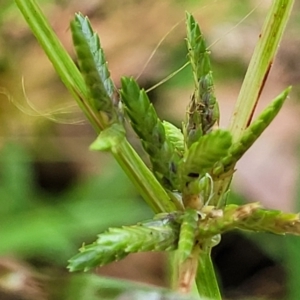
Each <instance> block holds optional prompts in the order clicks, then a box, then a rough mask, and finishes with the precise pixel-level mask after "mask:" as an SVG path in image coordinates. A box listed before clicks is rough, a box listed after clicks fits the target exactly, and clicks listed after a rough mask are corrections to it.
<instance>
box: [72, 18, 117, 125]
mask: <svg viewBox="0 0 300 300" xmlns="http://www.w3.org/2000/svg"><path fill="white" fill-rule="evenodd" d="M71 31H72V37H73V43H74V46H75V50H76V54H77V57H78V62H79V66H80V70H81V73H82V74H83V76H84V80H85V83H86V85H87V88H88V91H89V102H90V105H91V106H92V107H93V108H94V110H96V111H98V112H100V113H102V117H103V119H104V124H102V126H103V127H106V125H107V124H111V123H113V122H115V120H116V111H115V109H114V107H113V102H112V98H113V93H114V91H115V89H114V85H113V83H112V81H111V79H110V74H109V71H108V69H107V65H106V61H105V57H104V53H103V50H102V48H101V46H100V41H99V37H98V35H97V34H95V33H94V32H93V30H92V28H91V26H90V23H89V21H88V19H87V18H84V17H83V16H82V15H81V14H77V15H76V17H75V20H74V21H72V22H71Z"/></svg>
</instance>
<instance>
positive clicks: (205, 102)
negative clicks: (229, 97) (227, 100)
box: [186, 13, 219, 146]
mask: <svg viewBox="0 0 300 300" xmlns="http://www.w3.org/2000/svg"><path fill="white" fill-rule="evenodd" d="M186 25H187V48H188V54H189V59H190V62H191V66H192V70H193V74H194V82H195V92H194V95H193V97H192V100H191V102H190V104H189V107H188V111H187V124H186V134H187V136H186V140H187V145H188V146H190V145H191V144H193V143H194V142H196V141H197V140H198V139H199V138H200V137H201V135H203V134H206V133H208V132H209V131H211V130H212V128H213V127H214V126H215V125H218V123H219V108H218V103H217V100H216V97H215V95H214V84H213V76H212V71H211V66H210V59H209V51H208V50H207V49H206V43H205V40H204V38H203V36H202V33H201V30H200V27H199V25H198V23H197V22H196V21H195V19H194V17H193V16H192V15H191V14H189V13H187V14H186Z"/></svg>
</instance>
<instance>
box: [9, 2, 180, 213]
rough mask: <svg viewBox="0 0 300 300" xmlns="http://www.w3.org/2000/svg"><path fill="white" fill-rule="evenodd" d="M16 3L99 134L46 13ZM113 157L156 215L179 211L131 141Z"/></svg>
mask: <svg viewBox="0 0 300 300" xmlns="http://www.w3.org/2000/svg"><path fill="white" fill-rule="evenodd" d="M15 2H16V4H17V6H18V8H19V9H20V11H21V13H22V14H23V16H24V18H25V20H26V22H27V23H28V25H29V27H30V28H31V30H32V32H33V34H34V35H35V36H36V38H37V40H38V42H39V43H40V45H41V46H42V48H43V50H44V51H45V53H46V55H47V56H48V58H49V60H50V61H51V63H52V64H53V66H54V68H55V70H56V72H57V74H58V75H59V76H60V78H61V80H62V82H63V83H64V84H65V86H66V87H67V89H68V90H69V91H70V93H71V94H72V95H73V97H74V98H75V100H76V101H77V104H78V106H79V107H80V108H81V109H82V111H83V112H84V114H85V115H86V117H87V119H88V120H89V122H90V123H91V124H92V126H93V127H94V129H95V131H96V132H97V133H98V134H99V133H100V132H101V129H102V128H101V124H99V122H98V120H97V116H96V114H95V113H94V111H93V109H92V108H91V107H90V106H88V105H87V101H86V99H88V94H87V89H86V85H85V82H84V79H83V77H82V75H81V73H80V72H79V70H78V68H77V67H76V65H75V63H74V62H73V60H72V58H71V57H70V55H69V54H68V53H67V51H66V50H65V49H64V47H63V46H62V44H61V43H60V40H59V39H58V37H57V35H56V34H55V33H54V31H53V29H52V28H51V26H50V24H49V22H48V21H47V19H46V17H45V16H44V14H43V12H42V11H41V9H40V8H39V6H38V5H37V3H36V2H35V1H34V0H15ZM113 155H114V157H115V159H116V160H117V161H118V163H119V164H120V165H121V167H122V168H123V170H124V171H125V173H126V174H127V175H128V177H129V178H130V179H131V180H132V182H133V184H134V185H135V187H136V188H137V190H138V191H139V192H140V193H141V195H142V197H143V198H144V200H145V201H146V202H147V203H148V204H149V206H150V207H151V208H152V209H153V210H154V212H156V213H159V212H170V211H174V210H176V206H175V205H174V203H173V202H171V200H170V197H169V196H168V194H167V193H166V191H165V190H164V189H163V188H162V187H161V185H160V184H159V183H158V181H157V180H156V178H155V177H154V175H153V174H152V173H151V172H150V170H149V169H148V168H147V167H146V165H145V164H144V163H143V161H142V160H141V159H140V157H139V156H138V155H137V153H136V152H135V151H134V150H133V148H132V147H131V146H130V145H129V143H128V142H127V141H124V142H123V143H121V145H120V146H119V147H118V151H113Z"/></svg>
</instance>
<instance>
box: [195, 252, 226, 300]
mask: <svg viewBox="0 0 300 300" xmlns="http://www.w3.org/2000/svg"><path fill="white" fill-rule="evenodd" d="M196 284H197V288H198V293H199V295H200V296H201V297H203V298H204V299H212V300H222V297H221V294H220V291H219V286H218V282H217V278H216V275H215V271H214V267H213V263H212V261H211V248H210V247H205V248H204V249H202V250H201V252H200V255H199V260H198V270H197V276H196Z"/></svg>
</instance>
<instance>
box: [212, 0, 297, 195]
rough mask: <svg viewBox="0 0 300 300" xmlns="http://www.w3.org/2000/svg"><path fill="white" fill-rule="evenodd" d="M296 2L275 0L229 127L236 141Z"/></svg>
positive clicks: (222, 185)
mask: <svg viewBox="0 0 300 300" xmlns="http://www.w3.org/2000/svg"><path fill="white" fill-rule="evenodd" d="M293 4H294V0H273V3H272V5H271V8H270V10H269V13H268V15H267V17H266V20H265V23H264V25H263V28H262V31H261V34H260V36H259V41H258V42H257V44H256V47H255V49H254V53H253V55H252V58H251V61H250V64H249V67H248V69H247V73H246V76H245V79H244V82H243V85H242V88H241V90H240V94H239V97H238V99H237V102H236V105H235V109H234V112H233V114H232V117H231V120H230V126H229V129H230V131H231V134H232V137H233V142H236V141H238V140H239V138H240V137H241V136H242V135H243V132H244V130H245V129H246V128H247V127H248V126H249V125H250V123H251V118H252V116H253V113H254V110H255V107H256V105H257V102H258V99H259V97H260V94H261V92H262V90H263V87H264V84H265V82H266V80H267V77H268V74H269V72H270V68H271V66H272V63H273V61H274V57H275V54H276V51H277V49H278V45H279V43H280V40H281V38H282V35H283V31H284V29H285V27H286V25H287V22H288V20H289V16H290V14H291V10H292V7H293ZM233 168H234V166H233ZM231 179H232V176H227V177H226V178H224V179H221V180H220V181H219V182H217V184H216V185H215V189H216V191H217V192H216V194H217V197H220V199H223V198H224V197H225V194H226V193H227V191H228V189H229V186H230V182H231Z"/></svg>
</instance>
